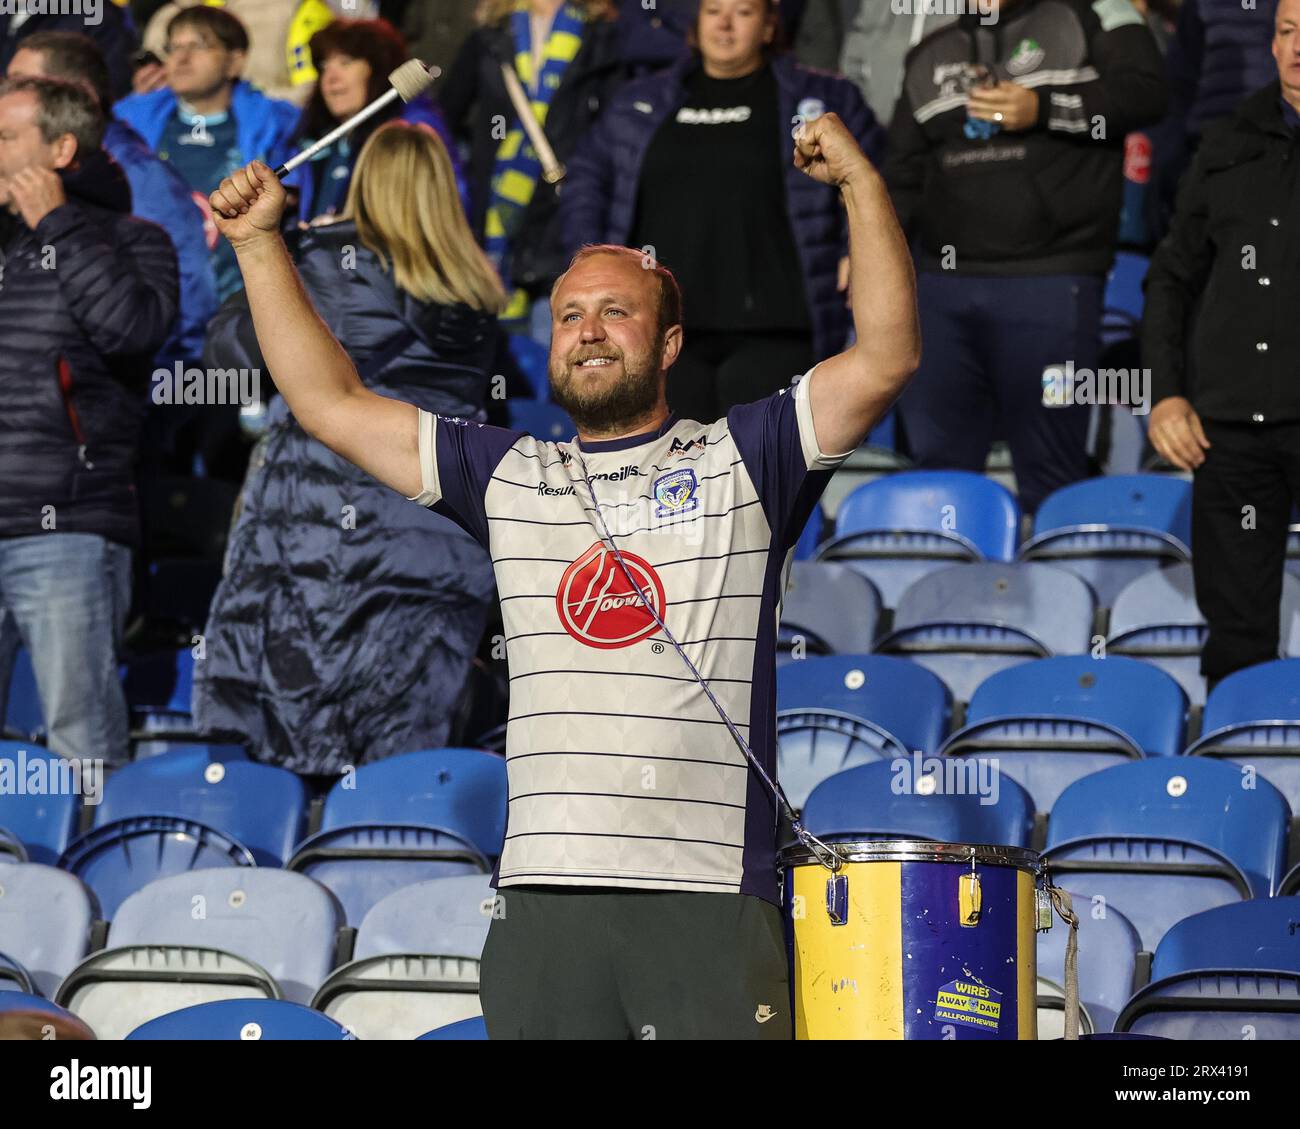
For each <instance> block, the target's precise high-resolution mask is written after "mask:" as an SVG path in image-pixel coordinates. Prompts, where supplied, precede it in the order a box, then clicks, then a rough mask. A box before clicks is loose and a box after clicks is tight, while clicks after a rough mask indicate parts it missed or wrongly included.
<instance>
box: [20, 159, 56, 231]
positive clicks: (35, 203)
mask: <svg viewBox="0 0 1300 1129" xmlns="http://www.w3.org/2000/svg"><path fill="white" fill-rule="evenodd" d="M9 191H10V193H11V194H12V195H13V199H14V203H15V204H16V205H17V206H18V211H19V213H20V214H21V215H22V217H23V222H24V223H25V224H26V225H27V226H28V227H30V228H31V229H32V230H33V231H35V230H36V225H37V224H38V223H40V222H41V220H43V219H44V218H45V217H46V216H48V215H49V214H50V213H51V212H52V211H54V209H55V208H58V207H60V206H62V205H63V204H66V203H67V202H68V197H67V194H66V193H65V192H64V191H63V181H62V180H60V179H59V174H58V173H56V172H54V171H52V170H51V169H38V168H25V169H20V170H19V171H18V172H16V173H14V174H13V176H11V177H10V178H9Z"/></svg>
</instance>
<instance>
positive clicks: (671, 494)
mask: <svg viewBox="0 0 1300 1129" xmlns="http://www.w3.org/2000/svg"><path fill="white" fill-rule="evenodd" d="M699 485H700V484H699V480H698V479H697V478H696V477H695V469H694V468H693V467H682V468H681V470H673V471H669V472H668V473H667V474H662V475H660V476H659V477H658V478H656V479H655V483H654V495H655V502H656V503H658V504H657V505H656V506H655V517H675V516H676V515H677V514H688V513H690V512H691V511H692V510H695V509H699V506H700V499H699V498H698V497H697V496H696V491H697V490H698V489H699Z"/></svg>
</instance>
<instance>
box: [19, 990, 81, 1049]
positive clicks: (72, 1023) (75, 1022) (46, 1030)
mask: <svg viewBox="0 0 1300 1129" xmlns="http://www.w3.org/2000/svg"><path fill="white" fill-rule="evenodd" d="M94 1037H95V1033H94V1032H93V1031H92V1030H91V1029H90V1028H89V1027H88V1026H86V1024H85V1023H84V1022H83V1021H82V1020H81V1019H79V1018H78V1017H77V1016H75V1015H73V1014H72V1012H70V1011H68V1010H67V1009H66V1008H62V1007H59V1005H58V1004H55V1003H51V1002H50V1001H49V1000H47V999H44V998H43V997H41V996H35V995H31V994H30V993H28V992H0V1040H7V1039H25V1040H29V1041H32V1042H35V1041H37V1040H50V1039H54V1040H56V1041H58V1042H61V1043H63V1042H71V1041H81V1040H89V1039H93V1038H94Z"/></svg>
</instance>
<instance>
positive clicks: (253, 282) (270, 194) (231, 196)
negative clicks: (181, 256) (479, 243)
mask: <svg viewBox="0 0 1300 1129" xmlns="http://www.w3.org/2000/svg"><path fill="white" fill-rule="evenodd" d="M284 199H285V193H284V187H283V186H282V185H281V184H280V181H279V180H278V179H277V178H276V176H275V173H273V172H272V171H271V169H270V167H269V166H267V165H265V164H263V163H262V162H261V161H254V162H253V163H252V164H251V165H248V166H246V167H245V168H242V169H239V170H238V171H236V172H235V173H234V175H233V176H230V177H227V178H226V179H225V180H223V181H222V182H221V186H220V187H219V188H218V189H217V190H216V191H215V192H214V193H213V194H212V196H211V198H210V201H209V202H210V203H211V205H212V210H213V213H214V214H215V216H216V223H217V228H218V230H220V232H221V234H222V235H224V236H225V237H226V239H228V240H229V241H230V245H231V247H233V248H234V250H235V256H236V258H237V259H238V260H239V269H240V271H241V272H242V273H243V276H244V287H245V289H246V290H247V293H248V306H249V309H250V310H251V311H252V314H253V328H254V329H255V330H256V331H257V343H258V344H259V345H260V346H261V348H262V356H263V357H264V358H265V359H266V365H267V368H268V369H269V370H270V373H271V376H272V377H273V378H274V380H275V385H276V387H277V388H278V389H279V390H280V393H281V395H283V396H284V398H285V401H286V402H287V403H288V405H289V409H290V411H292V412H293V414H294V418H295V419H296V420H297V421H298V422H299V423H300V424H301V425H302V428H303V430H304V431H306V432H307V433H308V434H309V435H311V436H312V437H314V438H316V439H319V440H320V441H321V442H322V443H324V444H325V446H327V447H329V448H330V450H332V451H335V452H336V453H337V454H339V455H341V456H342V457H343V458H345V459H347V460H348V461H349V462H351V463H355V464H356V465H357V466H359V467H360V468H361V469H362V470H364V471H365V472H366V473H367V474H371V475H373V476H374V477H375V478H377V479H379V481H380V482H383V483H385V484H386V485H388V486H391V487H392V488H393V489H394V490H397V491H399V492H401V493H402V494H403V495H405V496H406V497H408V498H410V497H414V496H415V495H417V494H419V493H420V491H421V489H422V485H421V482H420V461H419V440H418V433H417V427H418V419H419V413H418V411H417V410H416V408H415V406H414V405H412V404H406V403H403V402H402V401H401V400H394V399H391V398H389V397H387V396H380V395H378V394H377V393H375V392H372V391H370V389H368V388H366V386H365V385H364V384H362V383H361V379H360V377H358V376H357V370H356V368H355V367H354V366H353V364H352V360H351V358H349V357H348V355H347V353H346V352H345V351H344V349H343V346H342V345H340V344H339V343H338V342H337V341H336V340H335V339H334V335H333V334H331V333H330V331H329V329H328V328H327V327H326V325H325V323H324V322H323V321H321V319H320V317H319V315H318V314H317V313H316V311H315V309H313V308H312V304H311V300H310V299H309V298H308V297H307V292H306V291H305V290H304V289H303V286H302V282H301V280H300V279H299V278H298V272H297V271H296V270H295V269H294V265H293V262H292V260H291V259H290V258H289V252H288V249H287V248H286V247H285V245H284V241H283V240H282V239H281V238H280V216H281V214H282V213H283V211H284Z"/></svg>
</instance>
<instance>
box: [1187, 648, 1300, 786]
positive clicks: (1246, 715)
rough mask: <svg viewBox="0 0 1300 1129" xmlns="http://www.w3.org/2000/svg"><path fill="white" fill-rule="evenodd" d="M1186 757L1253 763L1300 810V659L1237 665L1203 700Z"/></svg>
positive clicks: (1242, 763) (1245, 763)
mask: <svg viewBox="0 0 1300 1129" xmlns="http://www.w3.org/2000/svg"><path fill="white" fill-rule="evenodd" d="M1187 754H1188V756H1201V757H1214V758H1216V759H1218V760H1223V761H1228V762H1229V763H1231V764H1235V765H1238V766H1246V765H1250V766H1253V767H1254V768H1255V769H1257V770H1258V772H1259V774H1260V775H1261V776H1263V777H1264V779H1265V780H1267V781H1268V782H1269V783H1270V784H1272V785H1273V786H1274V787H1275V788H1277V789H1278V790H1279V791H1280V792H1281V793H1282V795H1284V796H1285V797H1286V799H1287V803H1288V804H1290V805H1291V810H1292V811H1296V810H1300V659H1278V660H1277V661H1276V662H1270V663H1260V664H1258V665H1257V666H1250V667H1246V668H1245V669H1244V670H1238V671H1236V672H1234V673H1232V674H1230V675H1228V677H1227V678H1225V679H1224V680H1223V681H1222V682H1220V683H1219V684H1218V685H1217V686H1216V687H1215V688H1214V691H1213V692H1212V693H1211V694H1210V696H1209V698H1208V699H1207V701H1206V703H1205V713H1204V714H1203V715H1202V717H1201V738H1200V740H1198V741H1197V742H1196V743H1195V744H1193V745H1192V746H1191V747H1190V748H1189V749H1188V750H1187Z"/></svg>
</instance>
